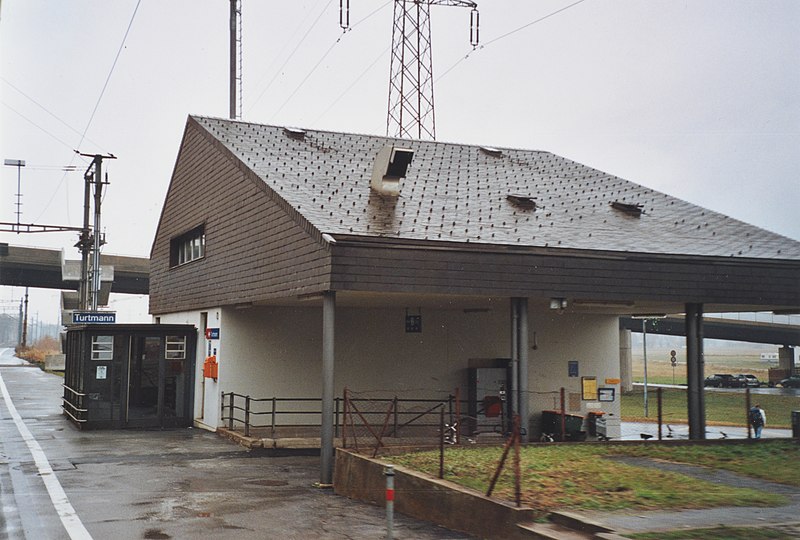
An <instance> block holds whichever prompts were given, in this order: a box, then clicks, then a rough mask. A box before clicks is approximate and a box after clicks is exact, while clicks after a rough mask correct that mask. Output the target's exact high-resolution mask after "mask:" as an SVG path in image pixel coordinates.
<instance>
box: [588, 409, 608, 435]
mask: <svg viewBox="0 0 800 540" xmlns="http://www.w3.org/2000/svg"><path fill="white" fill-rule="evenodd" d="M604 414H605V413H604V412H602V411H589V414H587V415H586V430H587V431H588V432H589V435H591V436H592V437H596V436H597V426H598V423H599V421H600V420H601V419H602V417H603V415H604ZM604 427H605V426H604ZM603 436H604V437H605V433H603Z"/></svg>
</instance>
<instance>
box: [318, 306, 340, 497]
mask: <svg viewBox="0 0 800 540" xmlns="http://www.w3.org/2000/svg"><path fill="white" fill-rule="evenodd" d="M335 322H336V292H334V291H327V292H325V293H324V294H323V296H322V435H321V439H322V440H321V446H320V478H319V483H320V484H322V485H323V486H325V485H330V484H332V483H333V405H334V403H333V400H334V396H333V376H334V344H335V341H336V340H335Z"/></svg>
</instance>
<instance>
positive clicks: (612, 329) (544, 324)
mask: <svg viewBox="0 0 800 540" xmlns="http://www.w3.org/2000/svg"><path fill="white" fill-rule="evenodd" d="M530 320H531V321H530V322H531V328H530V329H529V333H530V336H533V332H536V344H537V349H536V350H531V351H529V353H528V355H529V362H530V363H529V368H528V369H529V384H528V386H529V390H530V391H531V392H532V395H531V399H530V410H531V413H532V414H536V413H538V412H541V411H542V410H545V409H555V410H557V409H559V408H560V395H559V390H560V388H561V387H562V386H563V387H564V388H565V394H566V408H567V412H568V413H574V414H580V415H584V416H585V415H586V414H587V413H588V412H589V411H603V412H605V413H606V414H609V413H610V414H613V415H615V416H616V417H617V418H619V415H620V404H619V399H620V385H619V384H616V383H614V384H610V383H609V384H607V383H606V379H612V380H616V379H619V377H620V372H619V320H618V318H617V317H616V316H611V315H588V314H572V313H569V312H567V313H564V314H563V315H558V314H557V313H556V312H555V311H552V310H549V309H536V308H535V307H533V306H532V307H531V314H530ZM531 345H533V339H531ZM570 360H577V361H578V376H577V377H569V376H568V363H569V361H570ZM581 377H596V378H597V385H598V387H608V388H614V390H615V400H614V401H613V402H610V403H608V402H602V403H601V402H598V401H582V400H581V399H580V394H581ZM570 398H572V399H570ZM536 425H537V424H536V422H534V428H535V426H536ZM536 431H537V430H536V429H534V432H536ZM609 435H610V436H612V437H619V434H614V433H609Z"/></svg>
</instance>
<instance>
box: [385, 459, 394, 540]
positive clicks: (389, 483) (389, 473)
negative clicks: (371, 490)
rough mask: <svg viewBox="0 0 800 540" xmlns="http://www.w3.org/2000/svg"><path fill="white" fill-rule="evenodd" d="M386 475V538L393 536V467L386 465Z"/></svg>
mask: <svg viewBox="0 0 800 540" xmlns="http://www.w3.org/2000/svg"><path fill="white" fill-rule="evenodd" d="M383 474H384V476H386V538H389V539H390V540H391V539H392V538H394V467H393V466H391V465H387V466H386V468H385V469H384V470H383Z"/></svg>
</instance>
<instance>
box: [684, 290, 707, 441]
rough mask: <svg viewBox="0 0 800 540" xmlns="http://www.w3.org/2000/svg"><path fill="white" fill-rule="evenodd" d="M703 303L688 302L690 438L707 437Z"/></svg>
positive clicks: (687, 339)
mask: <svg viewBox="0 0 800 540" xmlns="http://www.w3.org/2000/svg"><path fill="white" fill-rule="evenodd" d="M704 371H705V362H704V360H703V304H686V379H687V382H688V392H689V394H688V397H689V400H688V414H689V438H690V439H693V440H703V439H705V438H706V412H705V397H704V395H703V376H704Z"/></svg>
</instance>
